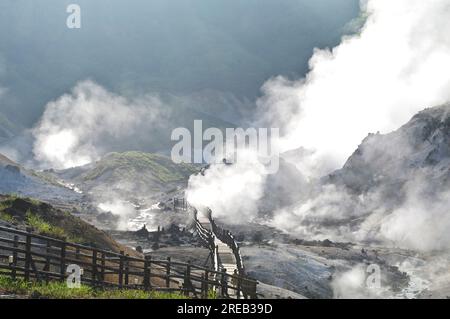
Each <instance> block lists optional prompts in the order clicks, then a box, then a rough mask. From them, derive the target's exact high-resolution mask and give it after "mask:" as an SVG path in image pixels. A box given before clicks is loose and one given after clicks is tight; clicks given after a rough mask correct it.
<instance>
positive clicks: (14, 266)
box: [11, 235, 19, 279]
mask: <svg viewBox="0 0 450 319" xmlns="http://www.w3.org/2000/svg"><path fill="white" fill-rule="evenodd" d="M13 247H14V248H18V247H19V236H17V235H16V236H14V245H13ZM12 267H13V270H12V273H11V275H12V278H13V279H16V267H17V251H13V260H12Z"/></svg>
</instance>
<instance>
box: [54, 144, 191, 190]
mask: <svg viewBox="0 0 450 319" xmlns="http://www.w3.org/2000/svg"><path fill="white" fill-rule="evenodd" d="M197 171H198V169H197V168H196V167H195V166H193V165H190V164H175V163H173V162H172V160H171V159H170V158H168V157H166V156H163V155H158V154H151V153H141V152H125V153H110V154H107V155H106V156H105V157H104V158H102V159H101V160H100V161H98V162H95V163H92V164H89V165H86V166H82V167H76V168H72V169H68V170H64V171H57V172H54V173H55V174H56V175H57V176H58V177H60V178H62V179H64V180H67V181H70V182H72V183H75V184H76V185H77V186H78V187H79V188H81V189H82V190H83V191H86V192H92V193H97V194H102V193H104V192H108V193H110V192H111V191H114V192H117V193H119V194H121V195H128V196H133V197H139V196H141V195H142V196H149V195H151V194H153V193H159V192H165V191H168V190H171V189H174V188H177V187H179V186H183V185H186V183H187V180H188V179H189V176H190V175H191V174H193V173H195V172H197Z"/></svg>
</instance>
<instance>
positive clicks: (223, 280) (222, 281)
mask: <svg viewBox="0 0 450 319" xmlns="http://www.w3.org/2000/svg"><path fill="white" fill-rule="evenodd" d="M220 285H221V287H222V289H221V290H222V297H226V296H227V295H228V282H227V270H226V269H225V268H223V269H222V275H221V277H220Z"/></svg>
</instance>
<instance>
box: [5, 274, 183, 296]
mask: <svg viewBox="0 0 450 319" xmlns="http://www.w3.org/2000/svg"><path fill="white" fill-rule="evenodd" d="M0 291H4V292H6V293H9V294H16V295H22V296H30V297H36V298H49V299H187V297H185V296H183V295H182V294H180V293H176V292H175V293H165V292H156V291H143V290H134V289H133V290H132V289H130V290H127V289H124V290H119V289H111V290H99V289H94V288H92V287H89V286H86V285H81V287H80V288H69V287H67V284H66V283H65V282H50V283H48V284H47V283H44V282H42V283H40V282H25V281H24V280H23V279H16V280H14V279H12V278H10V277H7V276H0Z"/></svg>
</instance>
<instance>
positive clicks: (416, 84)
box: [258, 0, 450, 176]
mask: <svg viewBox="0 0 450 319" xmlns="http://www.w3.org/2000/svg"><path fill="white" fill-rule="evenodd" d="M361 6H362V16H364V17H366V22H365V24H364V26H363V27H362V29H361V30H360V32H359V33H358V34H356V35H353V36H347V37H344V38H343V40H342V43H341V44H340V45H339V46H337V47H335V48H333V49H321V50H319V49H316V50H315V53H314V55H313V57H312V58H311V60H310V62H309V64H310V72H309V73H308V75H307V76H306V77H305V78H304V79H301V80H299V81H289V80H288V79H285V78H283V77H276V78H273V79H271V80H269V81H268V82H267V83H266V84H265V85H264V86H263V88H262V91H263V93H264V96H263V97H262V98H261V99H260V100H259V101H258V105H259V112H260V113H259V114H260V119H259V122H262V123H265V124H266V125H272V126H275V127H280V128H282V129H283V130H284V139H283V140H282V147H283V148H284V149H285V150H289V149H294V148H298V147H303V148H306V149H309V150H313V151H315V152H314V153H313V155H312V157H313V158H314V160H312V161H311V159H305V160H304V161H306V164H307V165H303V166H301V167H302V168H303V169H304V172H303V173H304V174H307V175H309V176H311V175H317V174H319V175H320V174H324V173H328V172H330V171H331V170H333V169H336V168H338V167H339V166H341V165H342V164H343V162H344V161H345V159H346V158H347V157H348V156H349V155H350V154H351V153H352V152H353V150H355V149H356V147H357V145H358V144H359V142H360V141H361V140H362V139H363V138H364V137H365V136H366V135H367V134H368V133H369V132H377V131H381V132H389V131H391V130H392V129H395V128H397V127H399V126H400V125H401V124H403V123H405V122H407V120H409V118H411V117H412V116H413V115H414V114H415V113H417V112H418V111H419V110H422V109H423V108H425V107H427V106H435V105H439V104H442V103H444V102H446V101H448V100H449V99H450V74H449V73H448V72H443V70H447V69H450V38H449V37H448V30H450V3H449V2H448V1H447V0H432V1H421V0H396V1H388V0H368V1H362V5H361ZM305 166H306V168H305Z"/></svg>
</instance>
